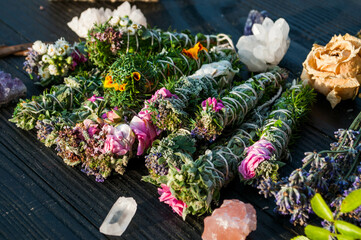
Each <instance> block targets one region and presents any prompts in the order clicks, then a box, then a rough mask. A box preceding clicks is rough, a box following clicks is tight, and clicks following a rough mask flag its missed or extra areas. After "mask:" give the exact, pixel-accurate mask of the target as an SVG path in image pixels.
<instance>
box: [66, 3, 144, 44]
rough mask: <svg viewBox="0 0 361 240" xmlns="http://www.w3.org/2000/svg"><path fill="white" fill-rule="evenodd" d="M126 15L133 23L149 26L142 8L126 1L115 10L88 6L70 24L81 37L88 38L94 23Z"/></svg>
mask: <svg viewBox="0 0 361 240" xmlns="http://www.w3.org/2000/svg"><path fill="white" fill-rule="evenodd" d="M112 16H113V17H119V18H121V17H125V16H128V17H129V19H130V20H132V21H133V23H136V24H140V25H143V26H145V27H146V26H147V19H146V18H145V16H144V14H143V13H142V11H141V10H139V9H137V7H136V6H135V5H134V6H133V7H131V6H130V3H129V2H124V3H122V4H121V5H119V7H118V8H117V9H115V10H114V11H112V10H110V9H109V8H107V9H104V8H88V9H87V10H85V11H84V12H82V13H81V14H80V17H74V18H73V19H72V20H71V21H70V22H68V26H69V27H70V29H71V30H73V31H74V32H75V33H76V34H77V35H78V36H79V37H82V38H86V37H87V35H88V31H89V30H90V29H91V28H92V27H93V26H94V24H95V23H96V24H101V23H105V22H106V21H107V20H108V19H109V18H110V17H112Z"/></svg>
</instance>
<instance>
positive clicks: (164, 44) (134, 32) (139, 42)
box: [86, 17, 234, 69]
mask: <svg viewBox="0 0 361 240" xmlns="http://www.w3.org/2000/svg"><path fill="white" fill-rule="evenodd" d="M197 42H200V43H201V44H203V45H205V47H206V48H207V49H212V48H213V47H214V46H218V48H222V49H231V50H232V51H234V46H233V43H232V40H231V39H230V38H229V37H228V36H227V35H225V34H219V35H203V34H201V33H198V34H196V35H195V36H193V35H191V34H190V33H189V32H187V31H185V32H182V33H177V32H171V31H162V30H160V29H147V28H145V26H142V25H139V24H134V23H132V21H131V20H130V19H129V18H127V17H124V18H121V19H119V18H111V19H109V20H108V21H107V22H106V23H104V24H101V25H96V26H95V27H94V28H92V30H90V31H89V33H88V38H87V40H86V47H87V51H88V53H89V58H90V60H91V61H92V62H93V63H94V64H95V65H96V66H97V67H99V68H100V69H105V68H106V67H107V66H109V65H111V64H112V63H113V62H114V61H115V60H116V58H117V57H118V56H119V55H122V54H127V53H135V52H137V53H139V54H142V55H152V54H154V53H155V54H157V53H159V52H161V51H162V50H164V51H167V52H168V51H172V50H176V49H178V50H179V51H181V50H182V49H183V48H190V47H193V46H194V45H196V43H197Z"/></svg>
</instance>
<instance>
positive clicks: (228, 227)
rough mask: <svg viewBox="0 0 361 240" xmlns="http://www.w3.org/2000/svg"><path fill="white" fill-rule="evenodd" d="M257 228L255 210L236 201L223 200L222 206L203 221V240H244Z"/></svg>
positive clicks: (249, 205)
mask: <svg viewBox="0 0 361 240" xmlns="http://www.w3.org/2000/svg"><path fill="white" fill-rule="evenodd" d="M256 228H257V217H256V210H255V209H254V208H253V206H252V205H251V204H249V203H247V204H245V203H243V202H241V201H239V200H237V199H231V200H224V202H223V204H222V206H221V207H220V208H217V209H216V210H214V212H213V213H212V216H209V217H206V218H205V219H204V232H203V235H202V239H203V240H221V239H222V240H242V239H243V240H244V239H246V237H247V236H248V234H249V233H250V232H252V231H254V230H256Z"/></svg>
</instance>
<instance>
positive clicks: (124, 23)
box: [109, 16, 142, 35]
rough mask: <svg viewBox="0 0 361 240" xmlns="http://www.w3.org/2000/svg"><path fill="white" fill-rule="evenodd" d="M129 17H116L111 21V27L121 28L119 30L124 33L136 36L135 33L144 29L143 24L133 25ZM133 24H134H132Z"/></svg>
mask: <svg viewBox="0 0 361 240" xmlns="http://www.w3.org/2000/svg"><path fill="white" fill-rule="evenodd" d="M130 20H131V19H129V18H128V17H122V18H120V17H118V16H114V17H112V18H111V19H110V21H109V24H110V25H111V26H113V27H114V26H120V28H119V30H121V31H122V32H124V33H129V34H130V35H134V34H135V32H136V31H137V30H138V29H140V28H141V27H142V25H141V24H137V23H132V21H130ZM131 23H132V24H131Z"/></svg>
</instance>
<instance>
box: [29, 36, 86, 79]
mask: <svg viewBox="0 0 361 240" xmlns="http://www.w3.org/2000/svg"><path fill="white" fill-rule="evenodd" d="M85 56H86V55H85V51H84V45H82V44H76V43H75V44H73V45H71V44H69V43H68V42H67V41H66V40H65V39H64V38H60V39H59V40H57V41H56V42H55V43H54V44H47V43H44V42H42V41H36V42H34V44H33V46H32V47H31V48H30V49H29V52H28V53H27V57H26V61H25V62H24V69H25V70H26V72H27V73H29V75H30V77H31V78H32V75H31V74H32V73H34V74H35V75H36V76H37V80H39V84H40V85H42V86H47V85H49V84H54V83H61V82H62V80H63V78H64V77H67V76H69V75H70V74H73V75H76V72H79V71H81V69H82V68H85V67H86V66H85V64H84V63H85V62H86V61H87V58H86V57H85Z"/></svg>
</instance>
